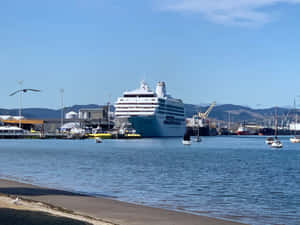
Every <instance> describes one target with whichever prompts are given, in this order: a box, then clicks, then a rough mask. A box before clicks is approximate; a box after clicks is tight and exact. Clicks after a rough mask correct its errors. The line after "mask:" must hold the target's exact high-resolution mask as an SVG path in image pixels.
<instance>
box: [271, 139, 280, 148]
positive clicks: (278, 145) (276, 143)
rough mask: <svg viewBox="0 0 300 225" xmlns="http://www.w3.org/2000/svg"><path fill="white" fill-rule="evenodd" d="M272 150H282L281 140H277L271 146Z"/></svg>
mask: <svg viewBox="0 0 300 225" xmlns="http://www.w3.org/2000/svg"><path fill="white" fill-rule="evenodd" d="M271 147H272V148H282V147H283V146H282V143H281V141H279V140H275V141H274V142H273V143H272V144H271Z"/></svg>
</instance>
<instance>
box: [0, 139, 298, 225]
mask: <svg viewBox="0 0 300 225" xmlns="http://www.w3.org/2000/svg"><path fill="white" fill-rule="evenodd" d="M282 141H283V144H284V149H283V150H271V149H269V148H268V147H267V146H266V145H265V144H264V138H262V137H207V138H204V139H203V142H202V143H194V144H193V145H192V146H183V145H182V144H181V140H180V139H145V140H105V141H104V143H103V144H96V143H95V142H94V141H93V140H83V141H70V140H0V174H1V177H3V178H9V179H14V180H19V181H25V182H27V183H33V184H38V185H42V186H47V187H55V188H60V189H65V190H72V191H78V192H83V193H89V194H93V195H99V196H107V197H110V198H115V199H119V200H122V201H127V202H133V203H139V204H145V205H150V206H155V207H161V208H167V209H175V210H180V211H188V212H192V213H196V214H201V215H208V216H211V217H218V218H226V219H230V220H235V221H240V222H245V223H249V224H300V144H290V143H289V141H288V138H287V137H286V138H282Z"/></svg>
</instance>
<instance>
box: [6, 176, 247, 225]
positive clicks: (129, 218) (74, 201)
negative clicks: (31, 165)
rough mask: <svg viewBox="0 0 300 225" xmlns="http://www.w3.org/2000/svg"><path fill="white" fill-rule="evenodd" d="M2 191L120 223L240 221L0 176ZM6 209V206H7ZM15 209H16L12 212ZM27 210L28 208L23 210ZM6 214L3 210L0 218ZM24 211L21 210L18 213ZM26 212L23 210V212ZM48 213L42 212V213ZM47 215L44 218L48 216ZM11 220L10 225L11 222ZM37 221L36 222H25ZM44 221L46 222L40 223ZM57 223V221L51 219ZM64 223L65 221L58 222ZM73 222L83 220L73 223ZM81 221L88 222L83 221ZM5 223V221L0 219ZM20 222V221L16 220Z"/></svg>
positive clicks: (189, 224)
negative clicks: (21, 181)
mask: <svg viewBox="0 0 300 225" xmlns="http://www.w3.org/2000/svg"><path fill="white" fill-rule="evenodd" d="M0 193H2V194H5V195H12V196H19V197H22V198H23V199H28V200H33V201H38V202H44V203H47V204H50V205H53V206H57V207H60V208H63V209H67V210H70V211H73V212H75V213H78V214H81V215H85V216H90V217H94V218H98V219H100V220H103V221H107V222H111V223H113V224H120V225H156V224H157V225H237V224H241V223H236V222H230V221H224V220H219V219H213V218H208V217H205V216H197V215H192V214H188V213H181V212H176V211H170V210H164V209H158V208H151V207H147V206H141V205H135V204H130V203H125V202H120V201H116V200H112V199H106V198H99V197H91V196H85V195H80V194H76V193H72V192H67V191H60V190H54V189H48V188H41V187H37V186H34V185H30V184H23V183H19V182H15V181H8V180H3V179H0ZM4 210H5V209H4ZM11 213H14V212H11ZM22 213H25V214H26V213H28V212H22ZM1 214H3V213H2V212H1V210H0V221H3V220H2V219H1V218H3V217H1ZM18 215H21V214H18ZM23 215H24V214H23ZM43 216H46V217H47V215H41V217H43ZM46 217H45V218H46ZM11 224H12V223H10V224H9V225H11ZM24 224H26V225H27V224H34V225H35V224H37V223H24ZM38 224H41V225H44V224H47V223H46V222H45V223H44V222H43V223H38ZM48 224H56V223H48ZM57 224H64V223H57ZM71 224H74V225H76V224H80V223H79V222H78V221H77V223H75V222H74V223H70V225H71ZM81 224H87V223H82V222H81ZM1 225H2V223H1ZM16 225H17V223H16Z"/></svg>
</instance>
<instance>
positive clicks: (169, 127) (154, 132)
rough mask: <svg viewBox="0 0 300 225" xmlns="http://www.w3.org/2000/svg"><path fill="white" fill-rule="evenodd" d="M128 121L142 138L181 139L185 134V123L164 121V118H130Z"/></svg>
mask: <svg viewBox="0 0 300 225" xmlns="http://www.w3.org/2000/svg"><path fill="white" fill-rule="evenodd" d="M128 120H129V122H130V123H131V124H132V126H133V128H134V129H135V130H136V132H137V133H138V134H140V135H141V136H142V137H182V136H183V135H184V132H185V121H181V122H178V121H177V122H174V121H166V120H165V117H164V116H159V115H153V116H132V117H129V118H128Z"/></svg>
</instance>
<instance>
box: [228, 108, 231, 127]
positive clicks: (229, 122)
mask: <svg viewBox="0 0 300 225" xmlns="http://www.w3.org/2000/svg"><path fill="white" fill-rule="evenodd" d="M230 124H231V121H230V111H229V112H228V130H230V128H231V126H230Z"/></svg>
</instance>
